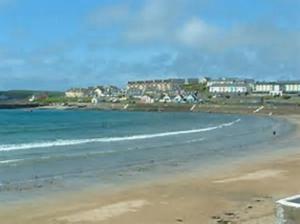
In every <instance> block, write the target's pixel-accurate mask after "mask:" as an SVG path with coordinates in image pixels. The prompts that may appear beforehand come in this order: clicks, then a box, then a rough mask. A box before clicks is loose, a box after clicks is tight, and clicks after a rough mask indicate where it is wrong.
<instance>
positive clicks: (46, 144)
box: [0, 119, 241, 152]
mask: <svg viewBox="0 0 300 224" xmlns="http://www.w3.org/2000/svg"><path fill="white" fill-rule="evenodd" d="M240 121H241V119H237V120H235V121H232V122H229V123H224V124H220V125H218V126H213V127H207V128H201V129H192V130H184V131H174V132H162V133H155V134H144V135H133V136H124V137H106V138H92V139H75V140H55V141H51V142H34V143H23V144H9V145H0V152H5V151H15V150H26V149H34V148H49V147H57V146H71V145H82V144H87V143H97V142H103V143H107V142H120V141H132V140H141V139H151V138H159V137H168V136H175V135H183V134H194V133H201V132H207V131H213V130H216V129H221V128H224V127H229V126H232V125H234V124H236V123H238V122H240Z"/></svg>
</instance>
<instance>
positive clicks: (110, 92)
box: [104, 85, 122, 97]
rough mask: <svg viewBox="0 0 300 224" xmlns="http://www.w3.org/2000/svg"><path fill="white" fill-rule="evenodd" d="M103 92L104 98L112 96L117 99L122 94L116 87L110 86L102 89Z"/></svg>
mask: <svg viewBox="0 0 300 224" xmlns="http://www.w3.org/2000/svg"><path fill="white" fill-rule="evenodd" d="M104 92H105V95H106V96H112V97H117V96H119V95H121V94H122V90H121V89H119V88H118V87H116V86H112V85H109V86H106V87H105V88H104Z"/></svg>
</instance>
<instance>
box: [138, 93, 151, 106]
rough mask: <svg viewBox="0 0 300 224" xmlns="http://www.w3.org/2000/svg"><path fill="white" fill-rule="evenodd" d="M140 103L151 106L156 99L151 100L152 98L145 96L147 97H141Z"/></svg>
mask: <svg viewBox="0 0 300 224" xmlns="http://www.w3.org/2000/svg"><path fill="white" fill-rule="evenodd" d="M140 103H143V104H151V103H154V99H153V98H151V97H150V96H147V95H145V96H142V97H141V100H140Z"/></svg>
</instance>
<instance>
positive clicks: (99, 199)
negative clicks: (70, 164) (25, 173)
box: [0, 115, 300, 224]
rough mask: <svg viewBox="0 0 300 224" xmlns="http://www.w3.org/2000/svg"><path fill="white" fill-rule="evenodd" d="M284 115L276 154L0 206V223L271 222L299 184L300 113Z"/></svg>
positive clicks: (162, 223) (156, 223)
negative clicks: (278, 204)
mask: <svg viewBox="0 0 300 224" xmlns="http://www.w3.org/2000/svg"><path fill="white" fill-rule="evenodd" d="M285 118H286V119H288V120H289V121H290V122H293V123H295V124H297V127H298V128H297V130H296V131H295V132H294V133H293V134H291V136H289V137H288V138H287V139H284V140H282V141H283V142H282V143H281V144H280V146H284V147H285V148H283V149H281V150H280V151H281V152H282V153H277V154H276V155H275V156H274V155H265V156H264V157H262V158H261V159H258V160H257V161H255V162H254V161H251V160H250V161H249V162H247V163H245V162H244V163H242V164H235V165H234V166H233V167H230V168H228V169H222V170H219V171H217V172H214V173H212V174H210V175H209V176H197V175H195V174H193V175H189V174H187V175H186V176H179V177H177V178H175V179H172V180H163V181H160V182H158V183H153V184H145V185H143V186H135V187H131V188H128V189H126V190H122V191H116V192H110V193H109V194H108V193H103V192H97V191H92V190H91V191H88V192H82V193H80V194H74V195H68V196H65V195H62V196H61V197H60V199H48V200H47V201H38V202H36V203H32V204H27V205H19V206H15V205H14V206H13V207H5V208H1V209H0V220H1V223H5V224H21V223H22V224H24V223H26V224H40V223H44V224H48V223H49V224H50V223H56V224H68V223H103V224H108V223H109V224H131V223H143V224H159V223H161V224H169V223H191V224H193V223H195V224H196V223H197V224H198V223H212V224H213V223H245V224H254V223H256V224H259V223H261V224H271V223H274V222H275V203H274V202H275V201H276V200H278V199H280V198H283V197H287V196H291V195H295V194H298V193H299V185H300V172H299V170H300V151H299V153H298V152H297V150H298V149H300V148H297V146H295V145H296V144H295V143H297V141H299V137H300V131H299V127H300V116H299V115H290V116H286V117H285ZM292 143H294V144H292ZM274 147H279V146H274ZM1 207H3V205H1Z"/></svg>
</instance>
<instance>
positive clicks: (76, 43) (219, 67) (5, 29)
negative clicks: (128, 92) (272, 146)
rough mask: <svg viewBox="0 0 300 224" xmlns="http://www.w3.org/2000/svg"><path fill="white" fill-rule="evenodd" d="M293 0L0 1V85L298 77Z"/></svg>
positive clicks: (298, 25) (297, 4) (299, 41)
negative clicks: (177, 78)
mask: <svg viewBox="0 0 300 224" xmlns="http://www.w3.org/2000/svg"><path fill="white" fill-rule="evenodd" d="M299 11H300V1H299V0H122V1H121V0H88V1H87V0H72V1H61V0H0V78H1V81H0V89H49V90H65V89H67V88H70V87H74V86H82V87H84V86H89V85H99V84H109V83H111V84H116V85H119V86H124V85H125V84H126V82H127V80H137V79H150V78H169V77H201V76H212V77H220V76H241V77H249V78H256V79H259V80H277V79H300V13H299Z"/></svg>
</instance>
